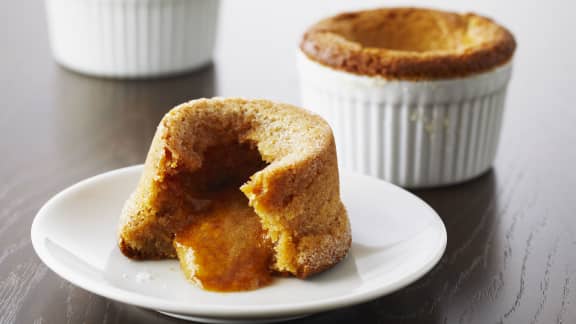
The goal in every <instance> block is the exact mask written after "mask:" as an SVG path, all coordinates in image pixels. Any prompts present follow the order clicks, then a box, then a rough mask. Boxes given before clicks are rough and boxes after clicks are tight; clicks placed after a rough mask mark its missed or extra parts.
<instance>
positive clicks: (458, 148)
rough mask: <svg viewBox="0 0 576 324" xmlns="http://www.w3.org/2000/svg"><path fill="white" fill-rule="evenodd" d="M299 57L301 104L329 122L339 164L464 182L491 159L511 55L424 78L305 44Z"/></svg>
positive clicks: (432, 181)
mask: <svg viewBox="0 0 576 324" xmlns="http://www.w3.org/2000/svg"><path fill="white" fill-rule="evenodd" d="M298 62H299V63H298V65H299V71H300V85H301V99H302V105H303V107H305V108H307V109H310V110H312V111H314V112H316V113H318V114H319V115H321V116H323V117H324V118H325V119H327V120H328V122H329V123H330V125H331V126H332V128H333V130H334V135H335V138H336V145H337V151H338V160H339V163H340V165H341V167H343V168H347V169H351V170H353V171H357V172H361V173H364V174H368V175H371V176H375V177H379V178H382V179H385V180H387V181H390V182H392V183H395V184H398V185H401V186H404V187H409V188H422V187H433V186H441V185H448V184H454V183H459V182H462V181H465V180H468V179H471V178H474V177H476V176H478V175H480V174H482V173H484V172H485V171H487V170H488V169H489V168H490V167H491V165H492V163H493V161H494V156H495V154H496V150H497V147H498V142H499V135H500V129H501V125H502V117H503V113H504V102H505V98H506V88H507V84H508V81H509V79H510V75H511V70H512V67H511V65H512V64H511V62H508V63H506V64H504V65H502V66H500V67H497V68H495V69H493V70H490V71H488V72H484V73H479V74H474V75H472V76H468V77H463V78H454V79H442V80H424V81H404V80H401V81H397V80H386V79H384V78H379V77H374V76H361V75H355V74H352V73H346V72H343V71H339V70H336V69H332V68H330V67H326V66H323V65H321V64H319V63H317V62H315V61H313V60H311V59H309V58H308V57H307V56H306V55H305V54H303V53H301V52H299V54H298Z"/></svg>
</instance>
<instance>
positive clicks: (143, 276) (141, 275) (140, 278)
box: [136, 272, 152, 283]
mask: <svg viewBox="0 0 576 324" xmlns="http://www.w3.org/2000/svg"><path fill="white" fill-rule="evenodd" d="M150 280H152V275H151V274H150V273H148V272H138V273H137V274H136V281H137V282H139V283H142V282H146V281H150Z"/></svg>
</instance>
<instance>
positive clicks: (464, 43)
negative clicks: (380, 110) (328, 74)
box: [300, 8, 516, 80]
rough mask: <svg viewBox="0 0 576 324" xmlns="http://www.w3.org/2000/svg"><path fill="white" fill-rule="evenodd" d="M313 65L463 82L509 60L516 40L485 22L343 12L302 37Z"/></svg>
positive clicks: (426, 12) (398, 12)
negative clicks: (468, 77) (460, 78)
mask: <svg viewBox="0 0 576 324" xmlns="http://www.w3.org/2000/svg"><path fill="white" fill-rule="evenodd" d="M300 49H301V50H302V52H303V53H304V54H305V55H306V56H307V57H308V58H309V59H311V60H313V61H315V62H318V63H320V64H322V65H325V66H328V67H331V68H334V69H337V70H342V71H346V72H350V73H355V74H359V75H367V76H380V77H384V78H386V79H398V80H426V79H446V78H456V77H464V76H468V75H472V74H476V73H481V72H485V71H488V70H491V69H493V68H495V67H498V66H500V65H503V64H505V63H507V62H508V61H510V59H511V58H512V56H513V54H514V51H515V49H516V41H515V40H514V36H513V35H512V34H511V33H510V32H509V31H508V30H507V29H506V28H504V27H502V26H500V25H498V24H497V23H495V22H494V21H492V20H491V19H489V18H485V17H482V16H478V15H475V14H471V13H468V14H456V13H449V12H444V11H438V10H431V9H419V8H387V9H375V10H367V11H359V12H352V13H343V14H340V15H337V16H334V17H330V18H327V19H324V20H322V21H320V22H318V23H317V24H315V25H313V26H312V27H310V28H309V29H308V31H307V32H306V33H305V34H304V36H303V38H302V41H301V43H300Z"/></svg>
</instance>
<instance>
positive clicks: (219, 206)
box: [174, 188, 272, 291]
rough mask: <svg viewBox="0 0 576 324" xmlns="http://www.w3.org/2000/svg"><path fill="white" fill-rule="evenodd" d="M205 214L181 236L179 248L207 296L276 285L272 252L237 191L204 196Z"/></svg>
mask: <svg viewBox="0 0 576 324" xmlns="http://www.w3.org/2000/svg"><path fill="white" fill-rule="evenodd" d="M202 200H203V201H205V202H206V207H205V208H204V210H202V211H200V212H198V211H196V212H195V213H194V215H193V217H192V218H193V219H192V221H191V223H190V224H189V225H188V226H187V227H186V228H184V229H183V230H181V231H179V232H178V233H176V237H175V240H174V246H175V248H176V253H177V255H178V259H180V266H181V267H182V270H183V271H184V273H185V275H186V277H187V279H189V280H191V281H194V282H196V283H198V284H200V285H201V286H202V288H204V289H206V290H212V291H242V290H252V289H256V288H259V287H262V286H264V285H266V284H268V283H270V282H271V281H272V277H271V273H270V270H269V265H270V263H271V261H272V246H271V244H270V242H269V241H268V240H266V239H265V233H264V231H263V229H262V226H261V224H260V220H259V219H258V216H257V215H256V213H255V212H254V211H253V210H252V208H251V207H250V206H249V205H248V199H247V198H246V197H245V196H244V195H243V194H242V192H240V191H239V190H238V189H236V188H228V189H223V190H220V191H218V192H211V193H207V194H205V195H203V197H202Z"/></svg>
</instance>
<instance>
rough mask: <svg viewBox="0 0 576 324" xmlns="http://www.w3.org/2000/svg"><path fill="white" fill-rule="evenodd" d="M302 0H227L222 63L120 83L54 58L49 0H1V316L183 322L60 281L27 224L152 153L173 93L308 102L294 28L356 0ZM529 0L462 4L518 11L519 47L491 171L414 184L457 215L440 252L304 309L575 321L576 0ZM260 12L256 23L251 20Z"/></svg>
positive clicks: (505, 13)
mask: <svg viewBox="0 0 576 324" xmlns="http://www.w3.org/2000/svg"><path fill="white" fill-rule="evenodd" d="M315 2H316V1H315ZM369 2H371V3H374V1H369ZM444 2H446V1H444ZM444 2H443V3H444ZM291 3H292V2H291V1H285V2H282V3H280V2H278V1H271V2H268V1H260V2H259V3H256V2H254V1H234V2H232V1H228V2H226V3H225V4H224V7H223V8H222V9H223V10H222V18H223V20H222V21H223V23H222V28H221V30H220V41H219V48H218V52H217V55H216V61H215V62H216V63H215V64H214V65H213V66H210V67H207V68H205V69H203V70H201V71H198V72H196V73H193V74H189V75H186V76H181V77H175V78H168V79H162V80H153V81H117V80H104V79H97V78H90V77H86V76H82V75H78V74H75V73H73V72H69V71H67V70H64V69H62V68H60V67H58V66H57V65H55V64H54V63H53V61H52V59H51V57H50V53H49V48H48V40H47V36H46V32H45V23H44V15H43V8H42V5H41V3H40V1H1V2H0V16H1V17H2V18H1V19H0V67H1V69H0V323H38V324H39V323H58V324H60V323H174V322H178V321H176V320H173V319H170V318H168V317H165V316H162V315H160V314H157V313H155V312H152V311H148V310H144V309H139V308H137V307H133V306H128V305H123V304H120V303H117V302H113V301H110V300H107V299H104V298H101V297H99V296H96V295H93V294H91V293H89V292H86V291H84V290H82V289H79V288H76V287H74V286H72V285H71V284H69V283H67V282H66V281H63V280H62V279H60V278H59V277H58V276H57V275H55V274H54V273H52V272H51V271H50V270H48V269H47V268H46V267H45V266H44V265H43V264H42V263H41V262H40V260H39V259H38V258H37V257H36V255H35V254H34V252H33V250H32V246H31V243H30V234H29V232H30V224H31V222H32V219H33V217H34V215H35V213H36V211H37V210H38V209H39V208H40V206H41V205H42V204H43V203H44V202H45V201H46V200H47V199H49V198H50V197H51V196H52V195H53V194H55V193H56V192H58V191H59V190H61V189H64V188H65V187H67V186H69V185H71V184H73V183H75V182H77V181H79V180H81V179H83V178H85V177H88V176H92V175H95V174H98V173H100V172H103V171H107V170H111V169H115V168H119V167H123V166H128V165H132V164H137V163H142V162H143V159H144V156H145V153H146V151H147V148H148V145H149V142H150V139H151V137H152V134H153V131H154V129H155V127H156V124H157V123H158V121H159V120H160V118H161V117H162V115H163V114H164V113H165V112H166V111H167V110H168V109H169V108H170V107H172V106H173V105H175V104H177V103H180V102H183V101H185V100H188V99H191V98H197V97H209V96H213V95H224V96H232V95H241V96H246V97H266V98H271V99H275V100H282V101H287V102H293V103H298V91H297V79H296V71H295V70H294V64H293V62H294V53H295V46H296V42H297V38H298V35H299V34H300V32H301V31H302V28H304V26H305V25H306V24H308V23H310V22H311V21H313V20H314V19H316V18H317V17H318V16H320V13H322V12H323V11H322V10H324V9H322V8H330V9H326V10H325V11H326V12H334V11H335V9H337V8H338V6H340V7H344V6H348V7H350V6H351V5H353V4H352V3H351V2H348V3H344V1H340V2H337V3H335V2H328V1H320V2H318V4H315V5H314V6H315V9H314V10H312V11H310V12H307V11H303V12H302V11H301V10H298V9H297V7H299V6H300V7H301V6H302V5H303V3H304V2H303V1H300V2H299V3H298V4H297V5H291ZM307 3H310V2H307ZM517 4H518V6H517V7H516V6H512V5H509V4H508V7H504V6H505V5H507V4H504V2H503V1H487V2H485V3H483V4H481V5H482V6H483V7H482V8H460V7H455V8H456V9H468V10H471V9H473V10H478V11H480V12H486V13H487V14H491V15H494V16H496V18H498V19H499V20H502V21H505V22H507V24H508V26H510V27H511V29H512V30H513V31H514V32H515V33H516V35H517V38H518V41H519V44H520V47H519V51H518V54H517V56H516V60H515V71H514V77H513V80H512V85H511V88H510V91H509V93H510V95H509V98H508V110H507V113H506V119H505V125H504V131H503V133H502V142H501V145H500V149H499V152H498V157H497V161H496V163H495V166H494V168H493V170H492V171H491V172H489V173H488V174H486V175H484V176H482V177H481V178H479V179H476V180H474V181H471V182H469V183H466V184H462V185H458V186H452V187H447V188H441V189H434V190H426V191H417V192H416V194H418V195H419V196H420V197H422V198H423V199H425V200H426V201H427V202H428V203H429V204H430V205H432V206H433V207H434V209H436V211H437V212H438V213H439V214H440V215H441V217H442V219H443V220H444V222H445V224H446V227H447V230H448V247H447V250H446V254H445V255H444V257H443V258H442V260H441V261H440V263H439V264H438V265H437V266H436V267H435V268H434V269H433V270H432V271H431V272H430V273H429V274H427V275H426V276H425V277H424V278H422V279H421V280H419V281H417V282H416V283H415V284H413V285H411V286H409V287H408V288H406V289H403V290H401V291H399V292H396V293H394V294H392V295H389V296H385V297H382V298H379V299H377V300H374V301H372V302H368V303H365V304H362V305H358V306H354V307H350V308H346V309H341V310H337V311H332V312H328V313H324V314H318V315H314V316H311V317H308V318H305V319H302V320H300V321H297V322H299V323H334V322H339V323H345V322H353V321H356V322H359V323H360V322H362V323H576V307H574V306H575V304H576V273H575V268H576V256H575V254H574V251H575V250H576V236H575V233H576V198H574V193H573V188H575V187H576V172H575V167H576V164H575V160H576V148H575V146H576V131H575V126H576V90H575V89H573V87H574V86H575V85H576V60H574V58H575V57H576V45H574V43H576V42H575V39H574V38H575V37H574V35H573V32H574V30H576V22H575V21H574V19H572V17H571V15H572V12H573V10H571V9H570V5H572V4H571V3H568V2H566V3H565V4H562V3H561V2H560V1H557V0H553V1H548V2H546V6H540V7H538V8H536V7H535V6H533V5H532V4H530V3H527V2H521V4H520V2H519V3H517ZM462 5H463V4H460V6H462ZM469 5H471V4H469ZM479 5H480V4H479ZM316 7H317V8H316ZM258 8H259V9H260V10H255V9H258ZM262 12H266V13H267V14H266V15H263V16H262V15H259V13H262ZM250 15H255V17H257V18H258V20H257V23H253V24H248V23H244V22H246V21H250V19H255V18H254V16H252V18H251V16H250ZM252 21H256V20H252ZM275 22H276V23H275ZM383 203H385V200H383ZM384 234H385V233H383V235H384Z"/></svg>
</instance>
